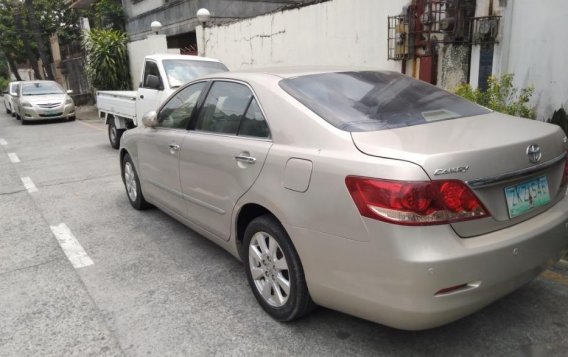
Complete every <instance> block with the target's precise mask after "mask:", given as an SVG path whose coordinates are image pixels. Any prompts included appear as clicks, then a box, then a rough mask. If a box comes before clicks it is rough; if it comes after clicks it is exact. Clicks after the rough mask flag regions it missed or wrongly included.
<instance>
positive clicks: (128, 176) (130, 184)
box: [124, 162, 138, 202]
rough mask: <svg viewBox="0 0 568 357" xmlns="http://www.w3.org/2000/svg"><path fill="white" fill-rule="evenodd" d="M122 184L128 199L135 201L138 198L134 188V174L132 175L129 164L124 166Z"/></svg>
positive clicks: (132, 170)
mask: <svg viewBox="0 0 568 357" xmlns="http://www.w3.org/2000/svg"><path fill="white" fill-rule="evenodd" d="M124 183H125V185H126V192H127V193H128V198H130V201H132V202H134V201H136V197H137V196H138V192H137V186H136V174H135V173H134V168H133V167H132V164H131V163H130V162H126V163H125V164H124Z"/></svg>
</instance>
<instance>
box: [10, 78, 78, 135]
mask: <svg viewBox="0 0 568 357" xmlns="http://www.w3.org/2000/svg"><path fill="white" fill-rule="evenodd" d="M16 93H17V94H16V96H15V97H14V98H15V100H14V108H15V110H16V118H17V119H20V120H21V121H22V124H26V123H27V122H30V121H40V120H56V119H67V120H75V103H74V102H73V98H71V96H69V94H71V93H72V91H65V90H64V89H63V87H61V86H60V85H59V83H57V82H55V81H43V80H42V81H25V82H20V85H19V86H18V91H17V92H16Z"/></svg>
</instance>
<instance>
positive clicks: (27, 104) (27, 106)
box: [22, 102, 33, 108]
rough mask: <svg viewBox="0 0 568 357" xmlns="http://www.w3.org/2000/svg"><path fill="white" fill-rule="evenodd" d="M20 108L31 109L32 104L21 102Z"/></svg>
mask: <svg viewBox="0 0 568 357" xmlns="http://www.w3.org/2000/svg"><path fill="white" fill-rule="evenodd" d="M22 107H24V108H32V107H33V106H32V104H31V103H30V102H22Z"/></svg>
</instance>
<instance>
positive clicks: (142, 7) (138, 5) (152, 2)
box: [122, 0, 164, 17]
mask: <svg viewBox="0 0 568 357" xmlns="http://www.w3.org/2000/svg"><path fill="white" fill-rule="evenodd" d="M162 5H164V0H139V1H136V2H133V1H132V0H122V7H123V8H124V12H125V13H126V15H127V16H128V17H134V16H138V15H141V14H143V13H145V12H148V11H151V10H154V9H156V8H158V7H160V6H162Z"/></svg>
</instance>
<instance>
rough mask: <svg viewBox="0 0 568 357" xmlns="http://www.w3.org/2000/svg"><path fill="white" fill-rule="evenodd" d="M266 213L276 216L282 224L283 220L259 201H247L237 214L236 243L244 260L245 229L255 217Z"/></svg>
mask: <svg viewBox="0 0 568 357" xmlns="http://www.w3.org/2000/svg"><path fill="white" fill-rule="evenodd" d="M264 215H270V216H272V217H274V219H276V220H277V221H278V222H279V223H280V224H282V222H281V221H280V220H279V219H278V217H277V216H276V215H275V214H274V213H273V212H272V211H270V210H269V209H268V208H266V207H264V206H262V205H260V204H257V203H247V204H245V205H244V206H242V207H241V208H240V210H239V212H238V214H237V218H236V222H235V232H236V236H235V237H236V239H235V241H236V245H237V251H238V253H239V257H240V258H241V260H243V261H244V254H246V251H245V250H244V249H243V248H244V247H243V241H244V238H245V230H246V229H247V226H248V225H249V223H250V222H252V220H253V219H255V218H257V217H260V216H264Z"/></svg>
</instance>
